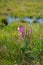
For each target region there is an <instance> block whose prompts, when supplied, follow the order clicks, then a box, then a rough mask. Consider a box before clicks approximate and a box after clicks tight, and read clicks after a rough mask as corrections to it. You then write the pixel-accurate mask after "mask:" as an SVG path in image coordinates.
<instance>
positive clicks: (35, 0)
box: [0, 0, 43, 17]
mask: <svg viewBox="0 0 43 65" xmlns="http://www.w3.org/2000/svg"><path fill="white" fill-rule="evenodd" d="M0 14H1V15H11V16H14V17H43V0H41V1H40V0H19V1H18V0H11V1H10V0H7V1H6V0H1V1H0Z"/></svg>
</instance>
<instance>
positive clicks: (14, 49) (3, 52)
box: [0, 22, 43, 65]
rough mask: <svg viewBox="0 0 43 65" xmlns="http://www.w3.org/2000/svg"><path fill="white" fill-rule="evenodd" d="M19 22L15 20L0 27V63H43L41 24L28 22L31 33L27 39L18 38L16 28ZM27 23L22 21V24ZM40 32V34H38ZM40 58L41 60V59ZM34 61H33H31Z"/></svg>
mask: <svg viewBox="0 0 43 65" xmlns="http://www.w3.org/2000/svg"><path fill="white" fill-rule="evenodd" d="M18 24H19V23H17V22H15V23H12V24H11V25H9V26H7V27H6V28H4V29H2V30H1V29H0V65H20V64H21V65H25V64H26V65H31V64H32V63H33V65H34V62H36V65H37V63H40V64H39V65H43V63H42V60H43V58H42V57H41V56H43V54H41V53H43V37H42V36H43V32H42V31H43V28H42V27H43V25H42V24H39V23H36V24H31V25H30V24H28V26H27V27H28V29H29V28H30V27H32V35H31V36H30V37H29V39H28V40H27V39H26V38H24V39H23V40H20V39H19V35H20V32H18V30H17V28H18V26H19V25H18ZM24 24H25V25H27V23H22V25H23V26H25V25H24ZM40 33H41V34H40ZM41 59H42V60H41ZM33 61H34V62H33Z"/></svg>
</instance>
